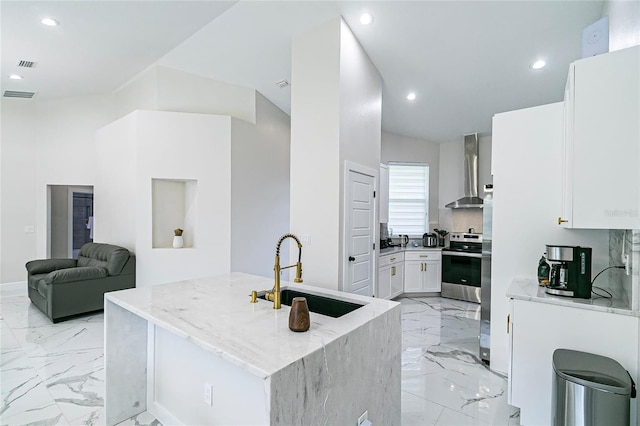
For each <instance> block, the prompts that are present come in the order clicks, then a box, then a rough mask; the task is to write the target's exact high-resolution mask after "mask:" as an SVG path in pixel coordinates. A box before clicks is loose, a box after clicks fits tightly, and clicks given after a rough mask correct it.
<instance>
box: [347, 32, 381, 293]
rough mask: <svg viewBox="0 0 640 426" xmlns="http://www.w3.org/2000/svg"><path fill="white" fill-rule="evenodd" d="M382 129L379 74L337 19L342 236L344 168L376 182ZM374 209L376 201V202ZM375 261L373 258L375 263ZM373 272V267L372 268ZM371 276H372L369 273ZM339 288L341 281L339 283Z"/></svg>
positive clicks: (377, 235) (377, 229)
mask: <svg viewBox="0 0 640 426" xmlns="http://www.w3.org/2000/svg"><path fill="white" fill-rule="evenodd" d="M381 133H382V77H381V76H380V73H379V72H378V70H377V69H376V67H375V65H374V64H373V62H371V59H369V56H367V53H366V52H365V51H364V49H363V48H362V46H361V45H360V42H359V41H358V40H357V39H356V37H355V36H354V35H353V33H352V32H351V29H349V26H348V25H347V24H346V23H345V22H344V21H343V20H342V19H341V20H340V159H339V164H340V166H341V173H340V184H339V185H340V186H339V189H340V192H339V196H338V197H339V200H340V206H339V211H340V212H341V216H340V230H339V232H340V236H341V241H344V238H345V234H346V231H345V223H346V221H347V217H348V214H347V212H346V211H345V208H346V206H345V189H344V188H345V179H348V176H346V175H345V171H344V170H345V169H344V168H343V167H342V165H343V164H345V162H347V161H349V162H352V163H356V164H358V165H360V166H364V167H365V168H366V169H370V170H372V172H373V173H374V176H373V177H374V178H375V182H378V170H379V169H380V149H381V138H382V136H381ZM374 211H375V212H377V204H376V205H375V209H374ZM373 230H374V235H373V242H377V241H380V227H379V226H377V220H376V216H374V219H373ZM346 244H347V243H346V241H345V242H344V244H340V247H339V251H338V259H339V260H338V276H340V277H344V278H343V280H344V279H346V277H345V276H344V266H345V262H344V260H343V261H340V259H346V258H347V253H345V252H344V251H345V245H346ZM375 264H376V263H375V262H374V265H375ZM373 274H374V275H375V271H373ZM372 279H373V276H372ZM339 288H340V289H342V288H343V287H342V285H340V286H339Z"/></svg>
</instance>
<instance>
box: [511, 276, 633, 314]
mask: <svg viewBox="0 0 640 426" xmlns="http://www.w3.org/2000/svg"><path fill="white" fill-rule="evenodd" d="M507 297H510V298H512V299H518V300H527V301H531V302H538V303H548V304H551V305H560V306H569V307H572V308H578V309H589V310H592V311H600V312H609V313H613V314H619V315H629V316H635V317H640V311H634V310H632V309H631V305H630V303H629V301H628V300H626V298H625V299H623V298H620V297H613V298H611V299H606V298H604V297H598V296H593V297H592V298H591V299H579V298H573V297H563V296H554V295H551V294H547V293H545V292H544V287H542V286H540V285H538V281H537V280H536V279H535V278H514V279H513V281H511V285H510V286H509V289H508V290H507Z"/></svg>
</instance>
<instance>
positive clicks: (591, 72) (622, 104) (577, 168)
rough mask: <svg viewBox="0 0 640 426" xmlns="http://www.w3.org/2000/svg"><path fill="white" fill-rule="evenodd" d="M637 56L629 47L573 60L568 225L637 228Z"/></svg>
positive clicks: (639, 53) (639, 135) (639, 162)
mask: <svg viewBox="0 0 640 426" xmlns="http://www.w3.org/2000/svg"><path fill="white" fill-rule="evenodd" d="M639 57H640V47H638V46H635V47H631V48H627V49H623V50H618V51H615V52H610V53H607V54H603V55H598V56H593V57H590V58H585V59H581V60H578V61H576V62H575V63H574V70H573V78H574V81H573V87H571V86H570V87H569V90H570V91H571V89H572V90H573V96H570V101H572V104H571V103H570V104H569V107H571V105H572V106H573V111H572V114H568V116H567V118H568V119H572V120H573V122H572V123H571V122H569V123H567V125H569V126H572V127H573V130H572V132H571V131H569V132H568V134H567V136H568V137H570V138H572V140H569V142H568V144H569V147H570V148H571V149H572V157H568V158H566V159H565V160H566V161H568V162H569V165H568V166H567V171H568V172H569V173H572V176H570V177H569V180H570V181H571V184H572V185H571V187H572V194H571V199H572V202H573V205H572V211H573V218H572V223H571V222H570V223H569V226H571V227H573V228H592V229H636V228H639V227H640V191H639V190H638V185H637V182H639V181H640V126H638V116H640V98H639V92H640V73H639V72H638V69H640V59H639ZM570 79H571V75H570ZM567 219H568V220H570V221H571V218H567Z"/></svg>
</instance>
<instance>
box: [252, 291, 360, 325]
mask: <svg viewBox="0 0 640 426" xmlns="http://www.w3.org/2000/svg"><path fill="white" fill-rule="evenodd" d="M280 294H281V297H282V299H281V300H282V304H283V305H287V306H291V301H292V300H293V298H294V297H304V298H306V299H307V305H308V306H309V311H310V312H315V313H316V314H320V315H326V316H328V317H332V318H340V317H341V316H343V315H346V314H348V313H349V312H353V311H355V310H356V309H358V308H361V307H363V306H364V305H360V304H357V303H353V302H346V301H344V300H338V299H331V298H329V297H325V296H317V295H315V294H310V293H304V292H302V291H297V290H291V289H284V290H282V291H281V292H280ZM259 298H260V299H265V296H264V294H262V295H260V296H259Z"/></svg>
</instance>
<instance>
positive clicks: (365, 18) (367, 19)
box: [360, 12, 373, 25]
mask: <svg viewBox="0 0 640 426" xmlns="http://www.w3.org/2000/svg"><path fill="white" fill-rule="evenodd" d="M372 22H373V15H372V14H370V13H368V12H366V13H363V14H362V15H360V23H361V24H362V25H369V24H370V23H372Z"/></svg>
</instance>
